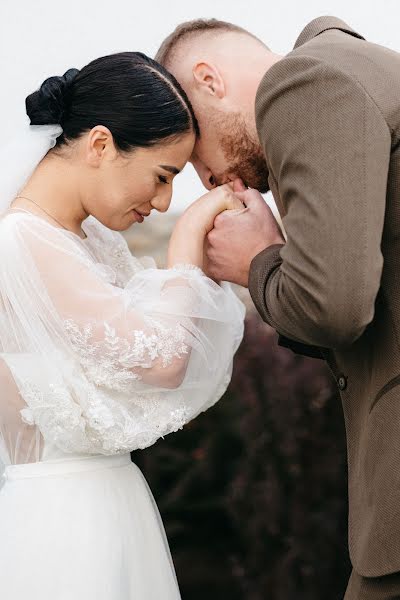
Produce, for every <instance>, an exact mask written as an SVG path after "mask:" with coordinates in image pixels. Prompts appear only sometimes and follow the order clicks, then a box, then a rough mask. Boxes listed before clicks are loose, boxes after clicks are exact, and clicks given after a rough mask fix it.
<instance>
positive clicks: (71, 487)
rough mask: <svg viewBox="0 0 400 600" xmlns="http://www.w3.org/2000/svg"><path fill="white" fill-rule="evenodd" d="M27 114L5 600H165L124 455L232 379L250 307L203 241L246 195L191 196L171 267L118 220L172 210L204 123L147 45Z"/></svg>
mask: <svg viewBox="0 0 400 600" xmlns="http://www.w3.org/2000/svg"><path fill="white" fill-rule="evenodd" d="M26 108H27V114H28V116H29V118H30V122H31V125H30V126H28V125H27V126H26V130H27V131H26V133H25V134H23V135H22V137H20V138H19V139H18V140H17V141H18V142H19V150H18V154H17V155H16V156H15V155H13V153H11V154H9V155H8V156H7V157H6V165H7V166H6V168H5V169H4V170H3V171H2V175H1V180H0V184H1V190H0V201H1V209H2V213H1V219H0V252H1V256H2V260H1V264H0V390H1V396H0V397H1V401H0V458H1V460H2V462H3V464H4V469H3V474H2V486H1V490H0V588H1V597H2V598H4V599H7V600H27V599H28V598H29V599H30V600H39V599H40V600H177V599H178V598H179V597H180V595H179V589H178V585H177V582H176V578H175V573H174V568H173V564H172V561H171V556H170V553H169V549H168V543H167V541H166V538H165V534H164V529H163V526H162V523H161V520H160V517H159V514H158V512H157V508H156V506H155V503H154V500H153V498H152V495H151V492H150V491H149V489H148V487H147V484H146V482H145V480H144V478H143V476H142V474H141V473H140V471H139V470H138V468H137V467H136V466H135V465H134V464H132V462H131V459H130V451H132V450H134V449H136V448H145V447H146V446H150V445H151V444H154V443H155V442H156V440H157V439H158V438H160V437H162V436H164V435H166V434H168V433H170V432H173V431H176V430H178V429H180V428H181V427H182V426H183V425H184V424H185V423H187V422H188V421H189V420H190V419H193V418H194V417H196V415H198V414H199V413H200V412H201V411H204V410H206V409H207V408H209V407H210V406H212V405H213V404H214V403H215V402H216V401H217V400H218V399H219V398H220V397H221V395H222V394H223V393H224V391H225V389H226V387H227V385H228V382H229V379H230V375H231V368H232V358H233V355H234V353H235V351H236V349H237V347H238V345H239V343H240V340H241V338H242V333H243V317H244V309H243V305H242V304H241V303H240V301H239V300H238V299H237V298H236V296H235V295H234V293H233V292H232V291H231V289H230V287H229V285H228V284H224V283H223V284H221V285H218V284H217V283H216V282H215V281H213V280H211V279H210V278H208V277H207V275H206V273H205V272H204V270H205V269H206V267H205V266H204V265H203V244H204V240H205V236H206V235H207V233H208V231H210V229H211V228H212V227H213V221H214V219H215V217H216V216H217V215H218V214H219V213H220V212H222V211H224V210H230V209H233V210H235V209H241V208H243V206H242V204H241V202H240V201H239V200H238V199H237V198H236V197H235V195H234V193H233V192H232V191H231V189H230V187H229V186H222V187H220V188H218V189H216V190H213V191H212V192H210V193H208V194H206V195H204V196H203V197H202V198H200V199H199V200H197V201H196V202H195V203H194V204H192V205H191V206H190V207H189V208H188V209H187V210H186V212H185V213H184V214H183V215H182V216H181V218H180V219H179V221H178V223H177V225H176V227H175V229H174V231H173V234H172V236H171V240H170V244H169V253H168V268H167V269H165V270H159V269H157V268H156V267H155V266H154V265H153V264H151V265H149V264H147V265H146V264H143V263H142V262H140V261H139V260H138V259H136V258H134V257H133V256H132V255H131V253H130V252H129V249H128V247H127V244H126V242H125V240H124V238H123V237H122V235H121V234H120V233H119V231H123V230H126V229H128V227H130V226H131V225H133V224H136V223H141V222H142V221H143V220H144V218H145V217H146V216H147V215H149V214H150V212H151V211H152V210H153V209H155V210H157V211H160V212H165V211H166V210H167V209H168V207H169V204H170V201H171V194H172V183H173V178H174V176H175V175H176V174H178V173H179V172H180V171H181V170H182V169H183V167H184V165H185V163H186V162H187V161H188V159H189V157H190V156H191V153H192V150H193V146H194V143H195V137H196V135H198V133H199V132H198V126H197V123H196V119H195V116H194V114H193V111H192V108H191V106H190V103H189V101H188V99H187V97H186V95H185V93H184V91H183V90H182V89H181V87H180V86H179V84H178V83H177V81H176V80H175V79H174V78H173V77H172V76H171V75H170V74H169V73H168V72H167V71H165V70H164V69H163V68H162V67H161V66H160V65H158V64H157V63H156V62H154V61H153V60H151V59H149V58H147V57H146V56H145V55H143V54H140V53H133V52H132V53H121V54H115V55H112V56H106V57H104V58H100V59H98V60H95V61H93V62H92V63H90V64H89V65H88V66H86V67H84V68H83V69H82V70H81V71H77V70H75V69H74V70H72V69H71V70H69V71H67V73H66V74H65V75H64V76H63V77H51V78H49V79H47V80H46V81H45V82H44V83H43V85H42V86H41V88H40V89H39V90H38V91H36V92H34V93H33V94H31V95H30V96H28V98H27V99H26ZM17 146H18V144H17ZM10 152H11V150H10ZM14 154H15V152H14ZM3 167H4V164H3ZM28 175H29V176H28ZM27 176H28V177H27Z"/></svg>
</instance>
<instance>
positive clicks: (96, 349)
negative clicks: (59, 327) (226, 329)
mask: <svg viewBox="0 0 400 600" xmlns="http://www.w3.org/2000/svg"><path fill="white" fill-rule="evenodd" d="M146 323H147V324H148V325H149V326H150V327H149V329H150V328H151V330H152V333H151V334H147V333H146V332H144V331H142V330H134V331H132V333H131V338H132V339H131V340H128V339H127V338H126V337H120V336H118V334H117V332H116V330H115V328H114V327H111V326H110V325H109V324H108V323H107V322H103V324H102V328H103V332H102V333H103V336H102V339H100V340H96V339H95V326H94V325H93V323H88V324H86V325H84V326H83V327H79V325H78V324H77V323H76V322H74V321H73V320H72V319H67V320H65V321H64V327H65V329H66V332H67V333H68V335H69V338H70V341H71V344H72V347H73V349H74V350H75V351H76V352H77V353H78V355H79V358H80V363H81V365H82V367H83V370H84V371H85V372H86V374H87V375H88V377H89V379H90V380H91V381H93V382H94V383H95V384H96V385H99V386H106V387H108V388H110V389H112V390H116V391H119V392H124V391H125V392H126V391H130V390H131V385H132V383H133V382H134V381H138V380H140V379H141V376H140V375H139V374H138V373H135V372H134V371H133V370H132V369H133V368H135V367H150V366H151V364H152V362H153V361H155V360H156V359H161V364H162V366H163V368H166V367H168V366H169V365H170V364H171V363H172V361H173V359H174V358H181V357H182V356H183V355H184V354H187V353H188V347H187V346H186V344H185V342H184V340H185V331H184V329H183V328H182V327H179V326H175V327H173V328H167V327H164V326H163V325H161V324H160V323H158V322H157V321H155V320H151V319H147V320H146Z"/></svg>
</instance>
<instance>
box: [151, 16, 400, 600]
mask: <svg viewBox="0 0 400 600" xmlns="http://www.w3.org/2000/svg"><path fill="white" fill-rule="evenodd" d="M156 58H157V60H158V61H159V62H161V63H163V64H164V65H165V66H166V67H167V68H168V69H169V70H170V71H172V73H173V74H174V75H175V76H176V78H177V79H178V80H179V81H180V83H181V84H182V86H183V87H184V89H185V90H186V92H187V94H188V96H189V98H190V100H191V101H192V103H193V107H194V109H195V112H196V114H197V116H198V120H199V125H200V131H201V136H200V138H199V140H198V142H197V144H196V147H195V150H194V154H193V156H192V162H193V165H194V167H195V169H196V170H197V172H198V174H199V176H200V178H201V179H202V181H203V183H204V185H205V186H206V187H207V188H209V189H211V188H213V187H215V186H217V185H220V184H223V183H225V182H227V181H234V180H236V181H235V184H234V185H235V189H236V191H240V194H239V195H240V197H241V198H242V199H243V200H244V201H245V204H246V206H247V208H246V209H245V210H244V211H242V212H240V213H233V214H232V213H226V214H223V215H220V216H219V217H218V218H217V220H216V222H215V228H214V230H213V231H212V232H211V233H210V235H209V239H208V243H209V247H208V258H209V260H210V273H211V274H212V276H213V277H215V278H217V279H223V280H230V281H233V282H236V283H240V284H242V285H248V286H249V289H250V293H251V295H252V298H253V300H254V303H255V305H256V307H257V309H258V311H259V313H260V314H261V316H262V317H263V319H264V320H265V321H266V322H267V323H269V324H270V325H272V326H273V327H274V328H275V329H276V330H277V331H278V332H279V333H280V342H281V344H284V345H286V346H288V347H290V348H292V349H293V350H294V351H296V352H301V353H303V354H308V355H311V356H314V357H320V358H324V359H325V360H326V361H327V362H328V364H329V366H330V368H331V370H332V372H333V374H334V376H335V378H336V381H337V384H338V387H339V390H340V393H341V397H342V402H343V409H344V415H345V421H346V432H347V446H348V467H349V503H350V504H349V546H350V555H351V560H352V564H353V572H352V575H351V578H350V582H349V585H348V588H347V592H346V596H345V598H346V600H350V599H355V598H362V599H368V600H369V599H378V598H379V599H382V600H383V599H389V598H392V599H394V598H400V55H399V54H397V53H395V52H392V51H390V50H388V49H386V48H383V47H381V46H377V45H374V44H372V43H370V42H367V41H365V40H364V38H363V37H362V36H361V35H360V34H359V33H357V32H355V31H353V30H352V29H351V27H349V26H348V25H347V24H346V23H344V22H343V21H341V20H339V19H337V18H333V17H321V18H318V19H315V20H314V21H312V22H311V23H310V24H308V25H307V27H306V28H305V29H304V30H303V31H302V32H301V34H300V36H299V37H298V39H297V41H296V44H295V47H294V50H293V51H292V52H290V53H289V54H288V55H287V56H284V57H283V56H279V55H277V54H274V53H273V52H271V51H270V50H269V49H268V48H267V47H266V46H265V45H264V44H263V42H261V41H260V40H259V39H257V38H256V37H255V36H253V35H252V34H250V33H249V32H247V31H244V30H243V29H241V28H239V27H237V26H234V25H231V24H229V23H224V22H220V21H216V20H210V21H206V20H199V21H194V22H191V23H185V24H183V25H180V26H179V27H178V28H177V29H176V30H175V32H174V33H172V34H171V35H170V36H169V37H168V38H167V39H166V40H165V41H164V43H163V44H162V46H161V48H160V50H159V52H158V55H157V57H156ZM237 178H240V179H241V180H242V181H243V182H244V184H245V185H246V186H249V187H251V188H253V189H251V190H247V189H246V188H245V187H244V186H243V184H242V183H241V181H240V180H237ZM268 189H271V190H272V193H273V195H274V198H275V201H276V204H277V206H278V209H279V212H280V215H281V217H282V218H283V223H284V227H285V230H286V233H287V241H286V243H285V240H284V238H283V237H282V234H281V233H280V230H279V228H278V227H277V224H276V222H275V219H274V218H273V215H272V213H271V212H270V210H269V209H268V207H267V206H266V204H265V203H264V201H263V199H262V197H261V196H260V194H259V193H258V192H257V191H256V190H259V191H261V192H266V191H267V190H268ZM316 483H317V484H318V482H316Z"/></svg>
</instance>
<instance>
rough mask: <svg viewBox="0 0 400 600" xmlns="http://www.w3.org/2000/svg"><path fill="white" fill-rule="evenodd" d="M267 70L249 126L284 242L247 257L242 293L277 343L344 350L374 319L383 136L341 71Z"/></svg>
mask: <svg viewBox="0 0 400 600" xmlns="http://www.w3.org/2000/svg"><path fill="white" fill-rule="evenodd" d="M273 69H274V71H273V74H271V76H268V74H267V75H266V76H265V77H264V79H263V81H262V82H261V85H260V88H259V90H258V93H257V100H256V118H257V129H258V134H259V137H260V140H261V142H262V144H263V146H264V151H265V154H266V156H267V160H268V163H269V166H270V169H271V173H270V174H271V176H272V177H274V179H275V181H276V184H277V188H278V191H279V195H280V199H281V203H282V204H283V207H284V212H285V216H284V218H283V223H284V226H285V229H286V232H287V238H288V239H287V243H286V244H285V245H284V246H272V247H270V248H267V249H266V250H264V251H263V252H261V253H260V254H259V255H258V256H256V257H255V258H254V260H253V262H252V264H251V270H250V284H249V287H250V293H251V295H252V298H253V300H254V302H255V304H256V307H257V309H258V311H259V312H260V314H261V316H262V317H263V319H264V320H265V321H266V322H267V323H269V324H270V325H272V326H273V327H274V328H275V329H277V330H278V331H279V333H280V334H282V335H283V336H284V337H287V338H291V339H293V340H295V341H298V342H301V343H305V344H309V345H313V346H320V347H325V348H335V347H340V346H345V345H349V344H351V343H352V342H354V341H355V340H356V339H357V338H358V337H359V336H360V335H361V334H362V333H363V331H364V330H365V328H366V327H367V325H368V324H369V323H370V322H371V321H372V319H373V316H374V303H375V298H376V295H377V292H378V289H379V286H380V279H381V274H382V266H383V257H382V253H381V247H380V246H381V238H382V230H383V223H384V215H385V202H386V185H387V175H388V167H389V159H390V147H391V137H390V131H389V129H388V126H387V124H386V121H385V119H384V118H383V116H382V114H381V112H380V111H379V109H378V107H377V106H376V104H375V103H374V101H373V100H372V99H371V98H370V97H369V96H368V94H367V93H366V91H365V90H364V89H363V87H362V86H361V85H360V84H359V83H358V82H357V81H356V80H354V79H353V78H352V77H349V76H348V75H347V74H345V73H343V72H342V71H340V70H339V69H336V68H334V67H332V66H331V65H327V64H326V63H325V62H323V61H321V60H319V59H318V60H317V59H314V58H310V57H304V56H293V55H292V56H290V57H287V58H285V59H282V60H281V61H280V63H277V64H276V65H274V67H273Z"/></svg>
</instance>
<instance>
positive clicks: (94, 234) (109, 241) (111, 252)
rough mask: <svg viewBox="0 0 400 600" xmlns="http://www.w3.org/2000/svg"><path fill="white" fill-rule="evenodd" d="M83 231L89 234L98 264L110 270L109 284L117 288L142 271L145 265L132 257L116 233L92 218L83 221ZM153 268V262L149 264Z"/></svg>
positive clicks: (123, 240) (122, 238)
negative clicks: (111, 275)
mask: <svg viewBox="0 0 400 600" xmlns="http://www.w3.org/2000/svg"><path fill="white" fill-rule="evenodd" d="M85 230H86V231H87V233H88V234H89V235H88V237H89V243H90V246H91V248H92V250H93V251H94V253H95V255H96V258H97V259H98V260H99V261H100V263H98V264H100V265H101V264H103V265H104V266H106V265H107V267H108V268H109V269H110V270H112V272H113V277H112V281H111V283H113V284H114V285H117V286H118V287H124V285H125V284H126V283H127V282H128V281H129V280H130V279H131V278H132V277H133V276H134V275H135V274H136V273H138V272H139V271H143V269H145V268H146V265H145V264H143V263H142V261H140V260H139V259H138V258H136V257H135V256H133V255H132V253H131V251H130V250H129V246H128V244H127V242H126V240H125V238H124V237H123V236H122V235H121V234H120V233H119V232H116V231H111V230H110V229H108V228H107V227H105V226H104V225H102V224H101V223H100V222H99V221H97V219H95V218H94V217H88V218H87V219H86V221H85ZM151 266H152V267H154V266H155V264H154V261H153V263H152V264H151Z"/></svg>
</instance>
